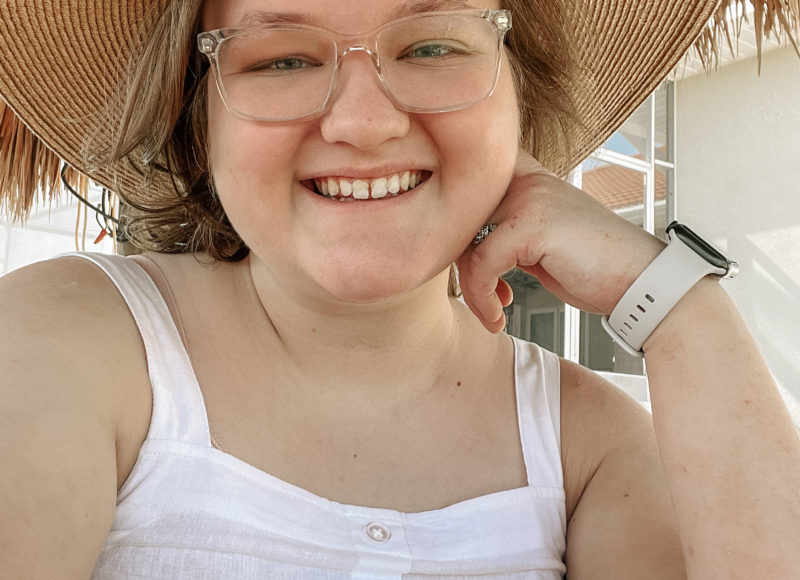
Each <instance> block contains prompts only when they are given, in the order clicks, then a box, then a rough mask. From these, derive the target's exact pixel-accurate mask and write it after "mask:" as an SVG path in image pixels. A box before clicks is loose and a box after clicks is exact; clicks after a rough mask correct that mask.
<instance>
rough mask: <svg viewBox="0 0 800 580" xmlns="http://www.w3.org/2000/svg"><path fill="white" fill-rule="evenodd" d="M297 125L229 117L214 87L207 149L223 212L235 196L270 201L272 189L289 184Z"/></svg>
mask: <svg viewBox="0 0 800 580" xmlns="http://www.w3.org/2000/svg"><path fill="white" fill-rule="evenodd" d="M301 133H302V132H301V131H299V130H298V128H297V126H294V127H293V126H269V127H268V126H263V125H259V124H257V123H252V122H250V121H245V120H241V119H237V118H236V117H234V116H232V115H231V114H230V113H229V112H228V110H227V109H226V108H225V105H224V104H223V103H222V101H221V99H220V98H219V95H218V94H217V93H216V87H214V93H213V95H210V97H209V103H208V152H209V165H210V168H211V171H212V174H213V176H214V185H215V187H216V190H217V193H218V195H219V197H220V200H221V201H222V202H223V205H225V209H226V211H228V212H229V215H230V214H231V213H236V212H235V208H234V207H230V208H229V207H228V206H229V205H232V204H233V203H234V202H235V201H236V200H237V199H238V198H243V197H244V198H248V199H249V200H250V201H254V200H255V198H260V199H261V201H262V202H267V203H272V202H274V201H277V199H278V197H277V196H274V195H272V192H273V190H281V189H286V190H288V189H289V188H291V187H292V184H293V183H294V174H293V165H292V163H291V160H292V159H293V158H294V157H295V156H296V151H297V147H298V146H299V145H300V143H301V142H302V134H301ZM230 217H231V218H232V217H233V216H230Z"/></svg>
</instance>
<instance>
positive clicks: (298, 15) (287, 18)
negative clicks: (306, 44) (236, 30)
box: [235, 0, 475, 27]
mask: <svg viewBox="0 0 800 580" xmlns="http://www.w3.org/2000/svg"><path fill="white" fill-rule="evenodd" d="M470 8H472V9H474V8H475V6H474V5H472V4H470V3H469V2H468V1H467V0H414V1H411V2H406V3H404V4H401V5H400V6H398V7H396V8H395V9H394V10H392V12H391V13H390V14H389V18H388V20H387V22H388V21H389V20H395V19H396V18H402V17H404V16H411V15H412V14H420V13H422V12H437V11H439V10H463V9H470ZM282 22H287V23H295V24H315V21H314V18H312V17H310V16H309V15H307V14H303V13H302V12H292V11H270V10H248V11H247V12H245V13H244V14H243V15H242V17H241V18H239V20H238V22H237V23H236V24H235V26H236V27H244V26H249V25H253V24H276V23H282Z"/></svg>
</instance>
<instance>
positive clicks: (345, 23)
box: [203, 0, 501, 34]
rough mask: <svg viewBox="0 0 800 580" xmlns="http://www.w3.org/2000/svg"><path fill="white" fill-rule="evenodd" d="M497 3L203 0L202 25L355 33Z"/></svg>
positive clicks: (468, 0) (473, 0)
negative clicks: (277, 25) (278, 24)
mask: <svg viewBox="0 0 800 580" xmlns="http://www.w3.org/2000/svg"><path fill="white" fill-rule="evenodd" d="M500 7H501V6H500V0H369V1H368V2H364V0H207V1H206V3H205V6H204V8H203V28H204V29H205V30H211V29H215V28H227V27H235V26H242V25H243V24H250V23H257V22H270V21H290V22H301V23H305V24H314V25H317V26H323V27H325V28H329V29H331V30H336V31H337V32H341V33H344V34H355V33H361V32H367V31H369V30H372V29H374V28H376V27H378V26H380V25H381V24H383V23H384V22H387V21H389V20H392V19H394V18H399V17H401V16H407V15H409V14H416V13H420V12H431V11H436V10H464V9H475V8H500Z"/></svg>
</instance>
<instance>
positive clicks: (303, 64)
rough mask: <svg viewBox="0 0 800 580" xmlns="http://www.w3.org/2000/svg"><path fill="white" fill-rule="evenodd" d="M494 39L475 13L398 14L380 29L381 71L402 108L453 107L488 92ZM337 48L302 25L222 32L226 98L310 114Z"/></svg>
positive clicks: (324, 89) (259, 109)
mask: <svg viewBox="0 0 800 580" xmlns="http://www.w3.org/2000/svg"><path fill="white" fill-rule="evenodd" d="M499 43H500V42H499V39H498V35H497V32H496V29H495V28H494V25H493V24H492V23H490V22H489V21H487V20H486V19H484V18H481V17H479V16H467V15H430V16H426V17H422V18H414V19H407V20H403V21H400V22H398V23H396V24H394V25H390V26H387V27H385V28H383V29H382V30H381V31H380V32H379V34H378V37H377V41H376V45H377V57H378V61H379V63H380V69H379V74H380V77H381V80H382V81H383V83H384V86H385V87H386V90H387V91H388V92H389V93H390V94H391V95H392V97H393V98H394V100H395V101H396V102H397V104H398V105H400V106H401V107H405V108H409V109H411V110H414V109H417V110H430V111H436V110H452V109H454V108H459V107H462V106H467V105H470V104H472V103H475V102H477V101H479V100H481V99H483V98H484V97H486V96H487V95H488V94H489V93H490V92H491V91H492V89H493V88H494V83H495V79H496V76H497V69H498V63H499ZM337 52H338V53H339V54H340V53H341V49H339V48H338V47H337V45H336V42H335V41H334V39H333V38H331V37H329V36H328V35H327V34H325V33H324V32H322V31H320V30H314V29H309V28H303V27H283V28H281V27H267V28H261V29H258V28H253V29H248V30H245V31H242V32H240V33H238V34H236V35H233V36H231V37H228V38H226V39H225V41H224V42H223V43H222V44H221V45H220V47H219V52H218V53H217V65H218V67H219V72H220V77H221V78H220V80H221V83H222V86H223V90H224V92H225V94H226V98H227V100H228V104H229V106H230V107H231V108H232V109H234V110H235V111H236V112H238V113H239V114H242V115H244V116H246V117H250V118H256V119H263V120H289V119H295V118H299V117H303V116H306V115H310V114H313V113H314V112H316V111H319V110H321V109H322V108H323V107H324V105H325V103H326V101H327V99H328V98H329V94H330V92H331V90H332V88H333V83H334V75H335V72H336V68H337V64H338V63H337V58H338V54H337Z"/></svg>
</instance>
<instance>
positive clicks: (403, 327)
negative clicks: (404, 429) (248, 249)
mask: <svg viewBox="0 0 800 580" xmlns="http://www.w3.org/2000/svg"><path fill="white" fill-rule="evenodd" d="M249 271H250V275H251V276H252V291H253V293H254V294H255V295H256V296H257V298H258V300H259V301H260V303H261V305H262V307H263V312H264V318H263V319H262V322H263V321H268V323H269V332H268V336H269V339H268V342H267V348H269V351H270V355H269V356H274V354H275V353H274V351H275V349H276V347H277V349H279V351H280V354H281V359H282V361H283V362H284V363H285V364H286V366H287V367H288V369H290V371H293V373H294V376H296V377H299V378H300V380H303V381H306V380H307V381H313V382H314V384H320V385H326V386H327V387H328V388H331V389H337V390H338V389H356V390H362V389H369V390H370V391H373V392H374V391H375V390H392V391H396V390H397V389H398V388H399V387H401V386H402V388H403V389H404V390H406V391H408V390H416V389H429V388H431V387H433V386H435V385H436V383H438V382H441V381H442V380H445V377H447V376H448V375H449V373H450V372H451V371H452V370H453V369H454V368H455V364H454V361H452V360H451V357H450V354H451V353H453V352H463V351H462V350H461V346H460V345H462V344H463V343H464V332H465V328H464V326H465V324H467V325H468V324H471V323H473V321H472V320H471V317H470V316H469V314H468V312H466V309H465V308H464V307H463V306H462V305H461V304H460V303H458V302H457V301H455V300H452V299H451V298H450V297H449V296H448V295H447V283H448V278H449V276H448V272H447V271H445V272H442V273H441V274H440V275H438V276H436V277H435V278H433V279H432V280H430V281H428V282H427V283H425V284H423V285H422V286H420V287H418V288H415V289H413V290H411V291H410V292H408V293H405V294H403V295H400V296H394V297H391V298H388V299H386V300H381V301H375V302H369V303H344V302H339V301H335V300H329V299H326V298H323V297H320V296H319V295H314V294H313V293H310V292H308V291H307V290H306V289H304V288H303V287H301V285H299V284H298V285H291V284H286V283H285V280H284V279H282V278H279V277H277V276H274V275H272V273H271V272H270V271H269V269H268V268H267V267H266V266H265V265H264V264H263V263H260V262H258V261H257V259H256V258H251V262H250V268H249ZM465 314H466V316H465ZM474 322H475V323H477V321H474Z"/></svg>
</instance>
